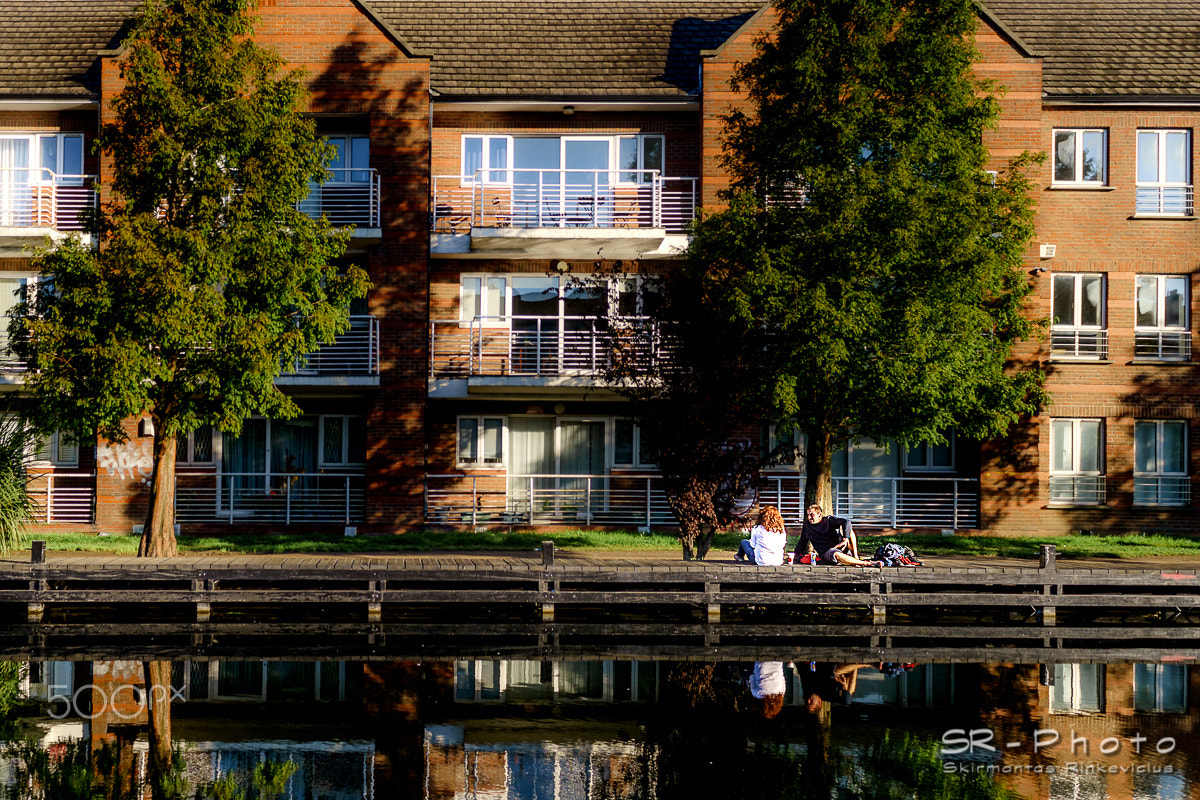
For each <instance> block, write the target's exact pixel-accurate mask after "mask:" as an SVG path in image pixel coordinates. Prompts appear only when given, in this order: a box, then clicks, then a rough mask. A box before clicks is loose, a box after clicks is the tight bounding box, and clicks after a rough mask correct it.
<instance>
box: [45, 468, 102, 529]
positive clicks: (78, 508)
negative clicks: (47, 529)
mask: <svg viewBox="0 0 1200 800" xmlns="http://www.w3.org/2000/svg"><path fill="white" fill-rule="evenodd" d="M28 487H29V495H30V497H32V498H33V502H34V505H35V507H36V511H35V512H34V521H35V522H45V523H55V522H64V523H73V524H80V525H87V524H89V523H91V522H93V521H94V520H95V507H96V476H95V475H93V474H92V473H90V472H43V473H40V474H37V473H33V474H30V476H29V483H28Z"/></svg>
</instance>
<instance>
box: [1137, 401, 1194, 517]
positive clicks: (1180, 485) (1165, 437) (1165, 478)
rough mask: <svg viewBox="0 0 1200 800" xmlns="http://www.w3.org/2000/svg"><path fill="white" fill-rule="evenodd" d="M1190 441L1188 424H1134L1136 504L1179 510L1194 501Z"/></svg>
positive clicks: (1154, 422)
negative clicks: (1169, 507) (1166, 506)
mask: <svg viewBox="0 0 1200 800" xmlns="http://www.w3.org/2000/svg"><path fill="white" fill-rule="evenodd" d="M1187 438H1188V434H1187V423H1186V422H1181V421H1175V420H1139V421H1138V422H1136V423H1134V445H1133V460H1134V466H1133V469H1134V472H1133V502H1134V503H1136V504H1138V505H1169V506H1177V505H1186V504H1187V503H1188V502H1189V501H1190V499H1191V478H1189V477H1188V474H1187Z"/></svg>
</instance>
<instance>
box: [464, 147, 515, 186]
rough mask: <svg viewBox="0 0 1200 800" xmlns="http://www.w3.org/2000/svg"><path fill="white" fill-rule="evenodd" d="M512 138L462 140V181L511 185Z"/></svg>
mask: <svg viewBox="0 0 1200 800" xmlns="http://www.w3.org/2000/svg"><path fill="white" fill-rule="evenodd" d="M510 152H512V137H511V136H464V137H463V140H462V173H461V174H462V179H463V180H464V181H472V182H473V181H475V180H485V181H488V182H489V183H511V182H512V172H511V171H509V166H510V165H509V155H508V154H509V153H510Z"/></svg>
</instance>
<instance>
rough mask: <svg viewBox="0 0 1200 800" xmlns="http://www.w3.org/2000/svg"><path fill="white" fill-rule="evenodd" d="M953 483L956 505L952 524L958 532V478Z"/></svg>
mask: <svg viewBox="0 0 1200 800" xmlns="http://www.w3.org/2000/svg"><path fill="white" fill-rule="evenodd" d="M953 483H954V505H953V513H952V514H951V524H952V525H953V526H954V529H955V530H958V478H955V479H954V481H953Z"/></svg>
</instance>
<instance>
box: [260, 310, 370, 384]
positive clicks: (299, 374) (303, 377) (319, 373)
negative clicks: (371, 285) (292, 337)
mask: <svg viewBox="0 0 1200 800" xmlns="http://www.w3.org/2000/svg"><path fill="white" fill-rule="evenodd" d="M275 382H276V383H277V384H279V385H280V386H296V385H312V384H318V385H326V384H327V385H335V386H378V385H379V320H378V319H377V318H376V317H373V316H369V315H363V316H353V317H350V329H349V330H347V331H346V332H345V333H343V334H341V335H339V336H338V337H337V338H336V339H334V340H333V342H332V343H331V344H326V345H322V346H321V349H320V350H318V351H317V352H315V353H310V354H309V355H308V356H307V357H305V359H304V362H303V363H302V364H296V365H294V366H293V367H292V369H289V370H286V371H285V372H284V373H283V374H282V375H280V376H279V377H278V378H277V379H276V380H275Z"/></svg>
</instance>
